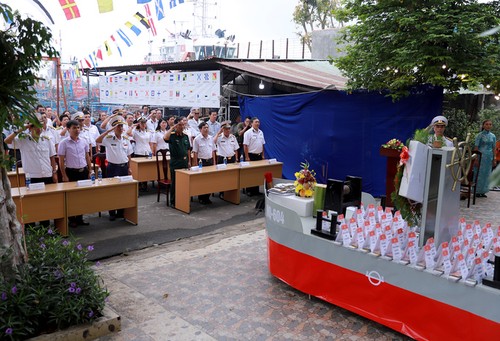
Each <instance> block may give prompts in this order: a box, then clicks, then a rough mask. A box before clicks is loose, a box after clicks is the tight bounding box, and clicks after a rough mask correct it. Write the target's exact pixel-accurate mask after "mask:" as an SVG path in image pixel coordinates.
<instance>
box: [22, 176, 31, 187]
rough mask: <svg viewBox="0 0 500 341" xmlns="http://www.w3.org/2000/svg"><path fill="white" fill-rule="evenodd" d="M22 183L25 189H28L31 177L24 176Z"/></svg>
mask: <svg viewBox="0 0 500 341" xmlns="http://www.w3.org/2000/svg"><path fill="white" fill-rule="evenodd" d="M24 182H25V183H26V189H30V185H31V176H30V175H29V174H28V173H26V174H24Z"/></svg>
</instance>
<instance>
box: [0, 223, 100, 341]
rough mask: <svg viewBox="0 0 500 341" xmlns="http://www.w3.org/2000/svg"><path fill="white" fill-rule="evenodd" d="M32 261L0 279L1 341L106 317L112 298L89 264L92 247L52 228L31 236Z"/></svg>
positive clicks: (31, 230) (30, 230)
mask: <svg viewBox="0 0 500 341" xmlns="http://www.w3.org/2000/svg"><path fill="white" fill-rule="evenodd" d="M26 248H27V250H28V254H29V261H28V263H25V264H23V265H21V266H20V267H19V268H18V269H17V273H16V276H15V277H14V278H15V279H13V280H8V279H6V278H2V277H1V276H0V339H1V340H4V339H8V340H25V339H27V338H30V337H33V336H37V335H40V334H45V333H50V332H53V331H55V330H57V329H64V328H67V327H69V326H73V325H77V324H82V323H88V322H91V321H93V320H95V319H96V318H98V317H100V316H101V311H102V309H103V308H104V305H105V302H106V300H107V297H108V295H109V293H108V291H107V290H106V289H105V288H103V286H102V280H101V279H100V278H99V276H98V275H97V274H95V272H94V270H93V269H92V264H91V263H89V262H88V261H87V255H88V253H89V252H90V251H92V250H93V246H91V245H89V246H87V247H84V246H82V245H81V244H80V243H78V242H77V241H75V240H74V238H68V239H66V238H63V237H62V236H60V235H59V234H57V233H56V232H55V231H54V230H53V229H51V228H42V227H36V228H35V227H30V228H27V231H26Z"/></svg>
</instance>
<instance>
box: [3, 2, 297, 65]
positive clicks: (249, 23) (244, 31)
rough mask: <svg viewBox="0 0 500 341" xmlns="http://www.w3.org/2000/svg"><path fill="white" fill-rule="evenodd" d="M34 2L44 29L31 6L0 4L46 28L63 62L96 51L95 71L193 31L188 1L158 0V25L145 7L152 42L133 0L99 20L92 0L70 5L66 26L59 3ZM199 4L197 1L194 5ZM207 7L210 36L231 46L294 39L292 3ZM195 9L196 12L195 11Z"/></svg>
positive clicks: (138, 58) (131, 60)
mask: <svg viewBox="0 0 500 341" xmlns="http://www.w3.org/2000/svg"><path fill="white" fill-rule="evenodd" d="M39 1H40V3H42V4H43V6H44V7H45V8H46V9H47V10H48V12H49V13H50V14H51V16H52V18H53V20H54V22H55V25H52V24H51V23H50V20H49V19H48V18H47V16H46V15H45V14H44V13H43V11H42V10H40V8H39V7H38V6H37V5H36V4H35V2H34V1H33V0H3V1H2V2H4V3H6V4H8V5H9V6H11V7H12V8H13V9H17V10H19V11H20V12H21V13H22V14H25V15H28V16H30V17H32V18H34V19H37V20H39V21H42V22H43V23H45V24H46V25H47V26H49V27H50V28H51V29H52V33H53V35H54V37H55V39H56V41H55V44H56V45H57V46H59V45H60V46H61V51H62V61H63V62H67V61H69V60H70V59H74V58H76V60H78V61H79V60H83V58H87V59H89V57H88V55H89V54H92V53H93V52H94V51H97V50H98V48H101V49H102V53H103V60H102V61H100V60H99V61H98V63H99V66H111V65H112V66H115V65H125V64H140V63H142V61H143V59H144V56H145V54H147V52H149V47H148V41H149V40H151V39H158V38H159V37H161V36H166V34H167V30H168V31H170V32H181V31H185V30H186V29H190V30H191V31H194V29H193V28H194V27H195V26H194V18H195V17H196V16H194V15H193V13H196V9H195V7H194V6H195V5H194V4H193V2H188V1H189V0H186V1H185V2H184V3H183V4H179V3H178V4H177V6H176V7H174V8H173V9H170V8H169V1H170V0H162V2H163V5H164V9H165V18H164V19H162V20H160V21H158V20H157V18H156V13H155V5H154V2H155V0H152V1H151V2H150V3H149V6H150V8H151V12H152V17H153V18H154V23H155V26H156V29H157V32H158V35H157V36H156V38H154V37H153V36H152V35H151V34H150V33H149V32H148V31H147V30H146V29H145V28H144V26H142V25H141V24H140V23H139V22H138V21H137V20H136V19H135V18H134V17H133V15H134V14H135V13H136V12H137V11H139V12H140V13H142V14H144V15H145V14H146V13H145V7H144V5H142V4H140V5H138V4H137V0H113V7H114V9H113V11H112V12H108V13H102V14H101V13H99V11H98V6H97V0H74V1H75V2H76V4H77V5H78V8H79V11H80V18H76V19H72V20H67V19H66V17H65V15H64V13H63V10H62V8H61V6H60V4H59V0H39ZM194 2H196V1H194ZM201 2H202V1H201V0H198V3H201ZM207 2H209V3H212V4H213V3H216V5H209V6H207V13H208V17H209V22H210V23H211V24H212V30H211V31H212V32H214V31H215V30H216V29H217V28H220V29H225V30H226V36H227V35H231V34H234V35H235V36H236V41H237V42H240V44H248V42H249V41H250V42H258V41H260V40H264V41H270V40H273V39H274V40H279V39H284V38H296V37H297V34H296V32H297V31H298V28H297V27H296V25H295V24H294V23H293V21H292V14H293V10H294V8H295V6H296V4H297V3H298V0H297V1H295V0H217V1H215V0H207ZM198 8H199V9H200V10H201V7H200V6H199V7H198ZM198 13H201V11H198ZM126 21H130V22H131V23H133V24H134V25H136V26H137V27H138V28H140V29H141V30H142V32H141V34H140V35H139V36H136V35H135V34H134V33H133V32H132V31H131V30H130V28H127V27H126V26H125V25H124V24H125V22H126ZM118 29H122V30H123V31H124V32H125V33H126V34H127V36H128V37H129V38H130V39H131V40H132V43H133V45H132V46H130V47H127V45H126V44H125V43H124V41H122V40H121V39H120V38H119V37H118V35H117V33H116V31H117V30H118ZM111 35H113V36H114V37H115V39H116V40H117V42H118V45H119V47H120V50H121V51H122V55H123V56H122V57H120V56H119V53H118V50H117V49H116V46H115V45H114V44H112V43H111V40H110V36H111ZM106 40H107V41H108V42H110V46H111V51H112V55H111V56H107V55H106V52H105V50H104V41H106ZM155 52H156V51H154V53H155ZM84 66H85V67H86V65H84Z"/></svg>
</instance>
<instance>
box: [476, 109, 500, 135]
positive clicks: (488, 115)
mask: <svg viewBox="0 0 500 341" xmlns="http://www.w3.org/2000/svg"><path fill="white" fill-rule="evenodd" d="M484 120H491V122H492V123H493V127H492V128H491V132H492V133H493V134H495V136H496V137H497V141H498V140H499V139H500V109H493V108H489V109H483V110H481V111H480V112H479V122H477V124H476V125H477V130H478V132H479V131H480V130H481V123H482V122H483V121H484Z"/></svg>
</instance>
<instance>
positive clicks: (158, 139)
mask: <svg viewBox="0 0 500 341" xmlns="http://www.w3.org/2000/svg"><path fill="white" fill-rule="evenodd" d="M166 132H167V130H165V131H161V130H158V131H155V132H154V133H153V134H151V141H150V142H151V143H154V144H156V150H160V149H167V150H168V143H167V142H165V140H164V139H163V136H165V133H166Z"/></svg>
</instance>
